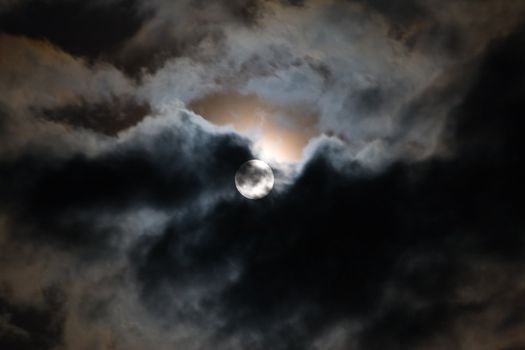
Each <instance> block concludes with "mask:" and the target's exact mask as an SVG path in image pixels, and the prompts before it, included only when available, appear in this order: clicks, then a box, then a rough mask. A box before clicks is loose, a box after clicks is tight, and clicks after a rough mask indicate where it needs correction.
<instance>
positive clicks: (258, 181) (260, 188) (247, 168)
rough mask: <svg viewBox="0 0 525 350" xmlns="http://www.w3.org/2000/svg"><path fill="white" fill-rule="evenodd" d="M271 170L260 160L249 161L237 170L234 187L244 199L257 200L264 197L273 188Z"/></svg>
mask: <svg viewBox="0 0 525 350" xmlns="http://www.w3.org/2000/svg"><path fill="white" fill-rule="evenodd" d="M273 183H274V177H273V171H272V168H270V166H269V165H268V164H266V163H265V162H263V161H262V160H258V159H253V160H249V161H247V162H246V163H244V164H243V165H241V167H240V168H239V170H237V173H236V174H235V186H236V187H237V190H239V192H240V193H241V194H242V195H243V196H244V197H246V198H249V199H259V198H263V197H266V196H267V195H268V193H270V191H271V190H272V188H273Z"/></svg>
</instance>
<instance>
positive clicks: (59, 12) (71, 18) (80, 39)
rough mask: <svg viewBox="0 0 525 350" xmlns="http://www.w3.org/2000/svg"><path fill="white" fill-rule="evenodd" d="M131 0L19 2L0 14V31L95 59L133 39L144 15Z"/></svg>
mask: <svg viewBox="0 0 525 350" xmlns="http://www.w3.org/2000/svg"><path fill="white" fill-rule="evenodd" d="M136 6H137V5H136V2H135V1H133V0H117V1H110V2H100V1H94V2H90V3H86V2H81V1H74V0H73V1H72V0H57V1H21V2H17V3H15V4H14V5H12V6H11V7H9V8H8V9H7V11H3V12H2V13H1V14H0V23H1V25H0V31H2V32H4V33H8V34H15V35H23V36H28V37H32V38H37V39H45V40H49V41H51V42H52V43H54V44H55V45H57V46H60V47H61V48H63V49H64V50H65V51H67V52H69V53H72V54H74V55H78V56H85V57H88V58H90V59H96V58H99V57H101V56H103V55H104V54H107V53H110V52H112V51H114V50H116V49H117V48H118V46H119V45H121V44H122V43H123V42H124V41H126V40H127V39H129V38H130V37H131V36H133V35H134V34H135V33H136V32H137V31H138V30H139V29H140V26H141V24H142V23H143V21H144V20H145V18H146V16H139V15H138V12H137V9H136Z"/></svg>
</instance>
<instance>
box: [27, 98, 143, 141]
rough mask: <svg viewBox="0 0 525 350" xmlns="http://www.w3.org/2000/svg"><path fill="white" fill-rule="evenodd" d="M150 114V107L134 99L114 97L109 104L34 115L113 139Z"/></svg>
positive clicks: (81, 104) (73, 106) (88, 104)
mask: <svg viewBox="0 0 525 350" xmlns="http://www.w3.org/2000/svg"><path fill="white" fill-rule="evenodd" d="M151 112H152V110H151V107H150V106H149V105H148V104H147V103H145V102H140V101H136V100H135V99H134V98H133V97H131V96H113V97H112V98H110V99H109V101H101V102H90V101H85V100H81V101H79V103H76V104H71V105H66V106H61V107H58V108H55V109H44V110H43V111H38V110H36V111H35V114H37V115H40V116H42V117H43V118H45V119H47V120H51V121H54V122H58V123H63V124H69V125H71V126H73V127H80V128H86V129H90V130H94V131H96V132H99V133H102V134H106V135H113V136H114V135H116V134H117V133H118V132H119V131H122V130H125V129H128V128H130V127H132V126H134V125H136V124H137V123H139V122H140V121H141V120H142V119H144V117H145V116H147V115H148V114H151Z"/></svg>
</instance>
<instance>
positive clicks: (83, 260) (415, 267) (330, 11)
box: [0, 1, 525, 350]
mask: <svg viewBox="0 0 525 350" xmlns="http://www.w3.org/2000/svg"><path fill="white" fill-rule="evenodd" d="M50 4H51V5H50ZM50 4H47V5H45V6H54V5H53V4H54V3H50ZM57 4H58V3H57ZM113 4H114V3H113ZM118 4H121V3H120V2H118ZM408 4H412V7H409V8H408V12H407V11H402V12H400V9H399V8H393V7H391V5H388V4H387V3H386V2H380V1H367V2H364V1H358V2H356V1H353V2H339V1H328V2H325V1H317V2H304V3H301V4H295V3H294V4H283V3H277V2H268V3H264V4H262V3H254V2H243V1H240V2H234V3H231V4H230V3H226V2H219V3H217V4H203V3H199V2H181V3H177V4H172V3H165V2H163V1H159V2H155V3H153V5H145V6H146V7H147V6H151V7H152V8H153V10H145V11H146V12H147V11H153V12H152V14H151V15H150V16H151V17H141V16H139V15H137V16H138V17H137V18H141V19H142V18H144V19H142V21H143V22H141V25H140V28H139V29H137V31H135V32H134V33H132V34H126V35H123V37H122V38H120V37H119V38H118V40H116V39H115V40H116V41H115V42H113V41H111V46H112V49H113V45H115V47H117V46H118V47H119V48H123V49H122V50H124V51H122V52H125V50H128V49H129V50H131V51H133V50H135V49H136V50H138V51H139V53H140V50H141V49H140V47H141V45H145V47H146V48H149V46H148V45H152V47H154V48H155V49H157V48H161V47H163V46H164V45H167V44H165V43H164V42H163V40H160V42H157V41H153V42H151V43H150V42H149V41H148V40H147V38H151V37H153V36H154V35H157V34H158V33H159V31H161V29H162V28H168V29H170V30H172V31H171V32H169V33H170V35H169V36H168V38H173V37H176V38H177V39H180V40H182V42H185V44H184V45H181V47H182V49H181V51H180V52H177V53H176V54H175V53H171V51H170V50H171V49H172V48H170V47H167V48H166V50H167V51H168V52H169V54H168V55H167V56H168V58H166V61H163V62H162V63H161V64H158V62H153V63H152V65H153V66H152V67H155V68H151V67H150V68H149V70H146V72H144V73H143V74H142V73H141V74H142V75H141V76H140V79H137V80H135V79H134V78H136V77H134V78H133V79H132V78H129V77H128V76H127V75H126V74H124V73H122V72H121V71H120V70H119V69H118V68H116V66H114V65H111V64H107V63H106V64H102V63H101V62H98V61H97V59H94V58H93V57H99V55H101V57H104V55H105V52H106V51H104V50H107V48H104V47H102V46H101V47H98V46H96V49H97V50H98V49H99V48H100V50H102V51H100V52H98V51H97V50H95V53H94V54H92V53H90V55H91V54H92V55H94V56H91V59H94V62H91V63H88V62H87V61H85V60H83V59H81V58H78V57H76V56H73V55H71V54H68V53H66V52H65V51H62V49H64V50H66V51H68V47H67V46H66V45H64V44H61V43H60V42H59V40H58V39H56V38H55V39H54V40H55V41H56V42H55V41H53V37H49V38H48V40H50V41H52V42H53V43H54V44H51V43H48V42H46V41H42V40H36V39H28V38H23V37H19V36H15V35H5V34H3V35H2V36H1V37H0V46H1V47H4V48H6V49H7V48H8V49H9V50H2V52H4V51H5V52H7V53H6V55H3V56H2V58H0V60H1V61H0V62H1V65H0V71H1V72H2V76H7V77H9V79H6V80H3V83H0V91H1V92H2V93H0V102H1V104H0V108H1V109H0V113H1V114H0V123H1V124H0V130H1V133H2V136H5V137H3V138H2V146H5V147H2V148H3V150H2V152H1V153H0V212H1V214H2V216H1V218H2V220H1V221H0V251H1V252H2V253H1V254H0V255H1V259H0V286H1V288H0V344H1V345H2V346H4V347H15V346H17V347H20V348H35V347H40V348H44V349H45V348H49V349H53V348H55V349H56V348H63V349H132V350H134V349H137V350H142V349H146V348H156V349H171V348H174V347H180V348H184V349H202V348H208V347H212V346H213V347H214V348H218V349H221V348H224V349H232V348H233V349H237V348H238V349H241V348H242V349H244V348H248V347H249V348H254V349H263V348H264V349H266V348H274V349H275V348H277V349H333V350H337V349H344V348H347V347H350V346H352V347H354V348H356V349H362V350H373V349H384V348H388V349H423V348H425V349H433V348H434V349H439V348H459V349H467V350H468V349H519V348H520V347H523V346H524V344H525V339H524V338H523V334H521V332H520V331H521V329H522V326H523V322H524V318H523V310H522V309H523V308H522V307H521V304H522V303H523V300H522V299H523V298H522V296H523V290H524V289H523V288H524V286H523V284H522V283H520V282H519V281H520V280H521V279H522V277H523V270H524V266H525V265H524V261H523V258H522V256H523V243H524V242H523V227H524V222H523V219H522V213H521V211H520V209H521V206H520V203H521V202H522V198H523V195H524V193H523V186H522V185H521V182H522V179H523V177H524V176H523V175H524V174H523V171H522V170H521V168H522V167H521V159H520V155H521V154H522V152H521V151H522V150H523V148H524V145H523V139H522V137H521V130H523V121H522V118H521V115H522V110H523V102H522V101H524V96H522V95H523V91H525V90H524V89H523V84H524V81H525V72H524V71H523V68H522V62H523V59H524V57H523V56H524V55H525V53H524V52H523V50H522V49H521V48H522V47H523V45H522V44H523V30H522V28H517V29H516V30H515V31H514V32H513V33H512V34H511V35H506V32H509V31H511V29H510V28H511V27H512V26H513V25H514V23H509V24H503V23H499V21H496V20H495V21H494V23H492V22H491V21H490V20H489V19H488V17H486V14H488V13H489V12H490V11H489V10H490V9H492V8H495V7H493V6H495V5H494V3H493V2H491V1H486V2H483V4H482V5H479V6H480V7H476V6H474V5H472V3H470V2H461V4H462V5H461V6H460V5H453V4H449V3H447V4H446V5H444V8H445V10H443V12H442V11H441V10H438V9H436V8H435V7H432V6H427V5H425V4H426V3H423V2H419V1H418V2H416V1H414V2H409V3H408ZM516 4H517V3H512V4H511V5H505V6H504V7H505V8H506V9H507V10H508V9H509V8H514V6H515V8H518V7H519V6H518V5H516ZM20 6H22V5H20ZM41 6H44V5H41ZM57 6H58V5H57ZM61 6H62V5H61ZM93 6H95V5H93ZM96 6H102V5H100V4H97V5H96ZM107 6H111V5H107ZM456 6H459V7H456ZM506 6H509V7H506ZM96 8H97V9H98V7H96ZM474 8H476V9H478V10H479V12H477V13H481V14H485V17H483V16H481V17H479V18H478V17H476V20H475V21H474V22H475V25H472V24H469V25H467V26H466V27H461V29H458V31H459V32H460V33H461V34H462V38H463V39H461V40H459V41H458V43H459V44H460V46H462V45H463V44H464V43H465V42H468V43H469V44H468V45H465V46H462V48H463V50H459V51H461V52H460V53H459V54H457V53H456V54H457V55H456V54H451V51H450V50H448V49H447V50H448V51H447V50H445V52H443V51H442V50H444V49H443V48H442V46H441V44H442V43H441V42H439V43H438V44H437V46H436V47H432V49H431V50H430V49H429V47H428V46H427V45H430V46H432V45H431V44H425V43H428V42H429V41H428V39H422V38H423V37H425V36H426V35H430V34H429V33H433V34H432V35H434V34H435V35H436V36H435V37H441V32H440V31H439V30H438V29H441V26H440V25H441V24H442V23H441V20H442V17H441V15H443V13H446V12H447V11H450V13H452V14H456V15H454V16H453V17H451V18H452V20H451V21H453V22H454V21H458V23H456V25H458V26H461V25H462V23H463V22H462V21H460V17H461V16H460V15H457V14H458V13H459V14H461V15H464V14H465V13H466V12H468V11H467V10H472V9H474ZM163 9H164V10H165V11H166V12H162V11H163ZM174 9H177V10H180V13H178V14H177V16H174V17H173V19H172V18H170V14H171V13H172V12H171V11H174ZM167 10H169V11H167ZM197 10H202V11H203V13H201V15H202V16H203V17H204V22H206V21H209V22H206V23H208V24H207V26H204V28H202V31H201V29H200V28H198V29H195V28H194V26H192V27H189V28H190V29H191V30H188V33H189V34H188V33H187V35H188V36H185V34H184V31H182V32H181V31H180V27H179V26H182V27H183V26H185V25H188V24H192V23H193V22H192V21H193V19H194V18H195V17H193V16H196V15H195V14H193V15H191V16H190V15H188V16H186V17H185V16H184V15H185V14H188V13H192V12H191V11H197ZM213 10H217V11H216V13H214V11H213ZM7 11H8V13H9V11H11V10H7ZM96 11H99V10H96ZM100 11H102V10H100ZM104 11H105V10H104ZM108 11H109V10H108ZM126 11H127V10H126ZM134 11H139V10H134ZM187 11H190V12H187ZM456 11H459V12H456ZM4 13H5V12H4ZM82 13H83V12H82ZM111 13H112V14H113V13H114V12H111ZM115 13H117V14H118V13H119V11H116V12H115ZM133 13H135V12H133ZM137 14H140V12H137ZM341 14H344V15H347V16H342V15H341ZM212 15H213V16H212ZM209 16H211V17H209ZM14 18H17V17H16V16H15V17H14ZM101 18H105V17H104V16H102V17H101ZM134 18H135V17H133V18H132V20H134ZM181 18H182V19H183V20H182V21H181V22H180V23H179V22H177V21H176V20H178V19H181ZM421 18H423V19H424V21H426V22H425V23H427V24H425V25H423V24H421V23H419V22H418V21H419V20H420V19H421ZM469 18H470V17H469ZM398 20H399V21H400V24H399V25H401V26H403V30H402V34H403V35H402V36H401V37H399V36H396V35H393V34H392V26H393V25H392V23H391V22H392V21H398ZM487 21H488V22H487ZM465 22H468V21H465ZM496 22H498V23H496ZM509 22H514V19H511V20H509ZM436 23H439V24H440V25H438V29H436V30H437V33H435V32H434V31H433V30H430V29H428V28H434V25H435V24H436ZM469 23H470V22H469ZM486 23H492V24H491V25H492V26H489V27H490V28H491V29H490V30H489V29H487V32H490V35H489V34H486V33H485V32H484V30H483V29H482V28H481V27H483V26H482V25H481V24H486ZM194 25H195V26H198V23H197V24H194ZM428 25H430V27H426V26H428ZM470 25H472V26H473V27H472V28H473V29H472V28H471V27H470ZM420 26H423V27H424V28H426V29H424V30H422V32H420V31H419V30H420ZM290 28H294V29H295V30H296V32H294V31H291V30H290ZM452 28H456V27H455V26H452ZM469 28H470V29H469ZM494 28H497V30H496V29H494ZM102 29H103V28H102ZM346 29H348V31H346ZM471 29H472V32H471V31H470V30H471ZM411 30H414V31H416V32H417V33H418V34H417V35H416V34H414V35H412V34H411V33H412V32H411ZM215 31H219V32H220V34H218V37H220V38H221V39H220V40H218V41H216V42H215V41H213V40H212V38H213V35H211V34H210V33H212V32H215ZM421 33H423V34H421ZM18 34H26V35H29V34H27V33H26V32H19V33H18ZM97 35H98V34H97ZM97 35H94V37H95V38H96V37H97ZM142 35H143V36H142ZM179 35H180V36H181V38H179V37H178V36H179ZM192 35H197V36H198V37H196V38H195V37H192ZM201 35H202V37H201ZM209 35H211V37H210V36H209ZM432 35H431V36H430V37H434V36H432ZM445 36H446V35H445ZM414 38H415V39H414ZM465 38H466V39H465ZM469 38H470V39H469ZM493 38H495V39H493ZM80 39H82V37H80ZM255 39H257V41H254V40H255ZM185 40H186V41H185ZM419 40H421V42H420V41H419ZM465 40H466V41H465ZM445 41H446V40H445ZM334 43H335V44H334ZM193 44H196V45H193ZM336 44H337V45H336ZM56 45H59V46H56ZM454 45H455V44H454ZM454 45H453V46H454ZM157 46H158V47H157ZM445 46H446V45H445ZM188 47H191V49H188ZM70 50H71V49H69V51H70ZM108 50H109V49H108ZM187 50H188V51H187ZM433 50H438V51H439V52H442V53H443V55H439V56H438V57H434V56H433V55H432V54H431V53H432V52H433ZM110 51H111V50H110ZM117 51H118V49H117ZM146 51H147V50H145V51H144V52H146ZM452 51H455V50H452ZM70 52H73V51H70ZM217 52H220V53H221V55H217ZM141 54H142V53H141ZM154 55H155V54H153V56H154ZM210 57H214V58H216V59H215V60H213V61H211V60H208V61H207V60H206V59H207V58H210ZM458 57H459V58H458ZM115 62H116V61H115ZM115 64H116V65H117V66H118V64H117V63H115ZM139 66H142V65H139ZM128 73H129V72H128ZM495 87H496V88H495ZM218 90H224V91H225V93H231V92H230V91H235V92H236V93H237V94H240V95H242V94H250V95H251V96H257V97H258V98H260V99H261V100H264V101H263V103H268V104H270V105H272V106H275V108H276V110H281V111H282V110H285V111H286V110H287V108H290V109H293V107H294V106H296V105H300V106H302V107H305V106H306V107H309V106H312V109H317V110H318V111H319V116H320V120H319V126H318V127H319V131H320V132H322V131H327V133H328V131H330V130H329V129H331V131H332V132H331V134H332V136H329V135H325V136H320V137H318V138H316V139H314V140H312V141H311V142H310V144H309V146H308V147H307V148H306V150H305V157H304V159H303V161H302V163H300V164H297V165H296V166H295V167H293V166H292V167H293V169H291V170H290V169H288V168H284V167H283V168H279V165H278V164H277V165H276V169H275V170H276V171H275V174H276V177H277V179H276V181H278V182H279V188H278V190H276V191H272V192H271V194H270V195H269V196H268V197H266V198H264V199H262V200H260V201H250V200H247V199H245V198H243V197H242V196H241V195H240V194H239V193H237V192H236V190H235V187H234V181H233V179H234V174H235V171H236V170H237V169H238V167H239V166H240V165H241V164H242V163H243V162H245V161H246V160H248V159H251V158H253V157H254V154H253V150H252V149H253V145H252V143H251V140H250V139H248V138H246V137H245V136H242V135H240V134H238V133H236V132H235V131H234V130H233V129H231V128H229V127H217V126H215V125H213V124H210V123H209V122H207V121H206V120H204V119H203V118H202V117H201V116H198V115H196V114H195V113H193V112H191V111H189V110H187V109H186V107H185V103H191V102H192V101H195V100H199V99H202V98H205V97H206V96H207V95H208V94H210V93H215V92H217V91H218ZM231 94H233V93H231ZM282 105H284V106H282ZM121 115H122V117H123V119H119V117H120V116H121ZM283 118H284V117H283ZM9 315H11V316H9ZM30 319H35V320H36V321H34V322H33V323H32V322H30V321H29V320H30ZM13 344H14V345H13Z"/></svg>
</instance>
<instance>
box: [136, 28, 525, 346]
mask: <svg viewBox="0 0 525 350" xmlns="http://www.w3.org/2000/svg"><path fill="white" fill-rule="evenodd" d="M520 37H522V36H521V34H520V35H519V36H518V38H520ZM515 40H519V39H517V38H514V37H512V38H510V39H506V40H505V41H504V42H501V43H500V44H495V46H494V47H492V48H491V49H490V50H489V53H488V55H487V56H486V57H485V58H483V63H482V64H481V66H480V68H479V70H478V74H479V77H478V79H477V81H476V83H475V84H474V85H473V86H472V87H471V89H470V92H469V93H468V94H467V97H466V99H465V100H464V102H463V103H462V104H461V105H460V106H459V107H458V108H457V109H455V110H453V111H451V115H450V120H451V121H454V124H455V126H456V127H455V129H454V130H455V132H454V135H455V136H454V138H455V140H456V141H457V149H456V152H457V153H456V156H455V157H453V158H452V159H443V160H429V161H424V162H421V163H417V164H407V163H399V164H395V165H393V166H391V167H390V168H389V169H388V170H387V171H385V172H382V173H380V174H375V175H371V174H369V175H366V176H363V175H364V174H366V173H367V171H366V170H364V169H360V168H361V166H360V165H359V164H355V165H354V167H353V169H352V170H351V171H349V173H341V171H340V170H338V169H337V168H334V167H333V166H332V165H331V161H330V160H329V159H330V157H329V155H328V154H327V153H326V152H327V151H328V150H323V149H320V150H318V153H317V156H314V157H313V158H312V159H311V160H310V161H309V162H308V163H307V165H306V166H305V169H304V170H303V172H302V174H301V175H300V177H299V178H298V179H297V180H296V182H295V184H294V185H293V186H292V187H291V188H290V189H289V190H288V192H286V193H285V194H276V195H273V196H270V197H269V198H268V199H265V201H264V202H262V204H251V203H248V202H246V201H240V202H238V201H234V202H222V203H218V204H217V205H216V208H215V209H214V210H213V211H212V212H210V214H209V215H207V216H205V217H204V218H200V217H199V218H197V219H195V220H197V222H193V223H192V219H191V217H189V218H188V220H189V221H183V222H173V223H171V225H170V226H169V228H168V229H167V230H166V232H165V233H164V234H163V235H161V236H159V238H158V239H156V240H154V241H153V242H148V241H149V239H148V240H147V241H140V242H139V243H138V246H139V247H140V248H138V249H139V250H140V251H141V252H142V253H141V254H142V256H141V257H140V258H138V259H137V258H136V257H135V258H134V259H133V261H136V262H137V263H138V270H137V271H138V275H137V278H138V280H139V283H140V285H142V288H143V290H144V292H145V293H146V294H144V295H145V298H146V299H145V300H146V302H147V303H150V302H152V301H155V303H158V300H159V299H158V296H159V295H158V294H157V293H159V291H161V290H162V288H161V287H159V285H158V283H159V281H163V282H162V283H166V281H168V283H173V284H174V285H181V284H182V285H184V284H185V283H190V284H191V283H194V281H195V280H201V279H202V280H206V279H212V278H213V276H214V274H215V273H216V272H217V271H221V266H224V265H225V264H228V262H229V261H234V262H235V263H236V264H238V266H239V268H240V269H241V272H240V275H239V277H238V279H237V280H235V281H234V282H232V283H231V285H230V286H229V287H227V288H225V289H224V290H223V292H222V293H220V295H219V296H218V297H216V296H214V294H213V293H211V292H210V295H209V296H208V298H209V299H205V301H203V302H204V303H205V304H204V305H206V307H209V310H213V309H214V307H216V308H218V311H217V312H219V313H220V314H222V315H223V316H224V317H225V318H226V319H227V320H228V323H227V326H226V327H225V328H224V329H223V332H225V333H226V334H229V333H230V332H231V334H238V333H239V332H240V334H241V335H242V334H245V335H247V334H251V332H259V333H258V334H260V337H261V339H262V340H261V343H259V344H252V346H255V347H256V348H258V347H260V348H264V347H267V346H270V345H272V346H274V347H275V346H276V344H279V345H277V347H278V348H283V349H295V348H298V349H299V348H305V347H308V345H307V344H310V343H311V341H313V339H314V338H316V337H317V336H318V335H319V334H321V333H322V332H323V331H324V330H325V329H326V328H329V327H330V326H331V325H334V324H337V323H338V322H342V321H344V320H351V319H367V318H368V315H379V316H377V317H375V318H372V320H371V321H369V322H367V324H368V326H367V327H365V330H364V331H363V333H362V334H361V338H360V339H361V341H360V343H361V346H362V348H364V349H383V348H385V347H388V348H392V349H412V348H417V347H418V346H420V345H424V344H426V343H428V342H430V341H431V340H432V339H434V338H435V337H443V338H445V339H450V341H452V342H453V341H454V335H453V333H454V327H455V324H456V322H458V320H459V319H460V318H461V317H464V316H465V315H470V316H472V317H475V316H476V315H479V314H480V313H481V312H482V311H484V310H486V309H487V308H489V307H490V305H491V301H490V300H482V301H479V302H476V303H474V302H463V303H462V302H458V301H454V298H453V296H454V295H455V293H457V292H458V289H459V288H461V287H462V283H463V282H464V278H465V277H464V274H465V271H466V270H467V265H468V262H469V261H470V260H469V259H471V258H472V256H478V257H479V256H481V257H483V259H486V261H515V260H516V259H518V261H520V263H523V261H522V260H521V256H522V254H523V246H524V245H523V244H524V243H525V242H524V238H523V235H522V229H521V228H522V227H523V224H524V222H523V218H522V216H521V214H520V211H519V207H520V206H519V203H520V201H521V198H522V197H523V195H524V194H525V193H523V186H522V184H521V179H522V178H523V175H524V174H523V173H522V171H521V170H520V169H521V168H522V167H521V166H520V160H519V159H518V157H517V155H518V154H520V152H521V150H523V149H524V146H525V145H524V144H523V142H522V140H520V139H519V138H518V137H514V136H513V135H514V133H517V130H522V128H521V124H520V123H521V119H520V118H517V116H518V115H519V112H518V111H521V110H522V108H523V105H522V102H521V101H523V97H524V96H521V95H522V91H525V90H523V89H521V84H522V83H523V81H525V74H521V73H519V72H520V69H521V68H519V67H520V66H519V65H518V64H517V62H519V61H520V60H521V59H523V58H524V57H522V56H521V55H520V54H519V51H518V52H516V50H515V49H514V48H515V47H519V46H516V45H515V42H514V41H515ZM509 60H511V62H509ZM494 62H497V63H501V62H505V63H506V64H505V65H503V66H501V69H497V70H493V69H488V68H487V65H492V64H494ZM512 62H516V63H515V64H514V65H513V64H512ZM498 67H500V65H499V64H498ZM503 67H504V68H503ZM502 70H503V71H502ZM496 72H497V73H496ZM505 72H508V73H506V74H505ZM499 81H506V82H507V81H508V82H509V85H507V86H506V87H505V88H502V89H501V90H500V91H499V92H497V91H495V90H494V89H493V86H494V84H496V83H497V82H499ZM488 92H490V94H491V96H490V98H487V96H485V95H484V94H485V93H488ZM500 93H501V95H500ZM514 116H516V118H515V117H514ZM489 129H490V133H489V131H488V130H489ZM489 135H490V136H491V137H489V138H487V137H488V136H489ZM487 140H491V141H492V142H487ZM486 147H488V149H487V148H486ZM198 222H207V223H213V225H211V226H210V225H206V226H205V227H204V230H205V234H204V236H201V238H200V239H198V240H193V239H192V238H191V236H192V234H193V232H195V230H200V229H203V228H202V226H200V225H199V224H198ZM148 245H149V246H150V248H145V246H148ZM144 250H145V252H144ZM164 266H169V267H168V268H166V269H164V268H163V267H164ZM185 276H187V277H185ZM390 288H393V289H394V290H398V291H399V293H401V291H404V292H403V293H406V294H408V295H411V296H412V297H410V298H408V299H405V298H399V299H398V300H396V299H394V300H392V301H390V300H388V301H385V294H386V291H387V290H388V289H390ZM215 303H218V304H215ZM385 303H386V305H385ZM507 308H509V309H508V310H509V311H510V309H512V308H513V306H512V305H507ZM156 312H160V313H162V312H164V311H163V309H161V310H158V309H157V310H156ZM190 319H191V318H190ZM309 337H311V339H310V341H308V340H305V338H306V339H308V338H309Z"/></svg>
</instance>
